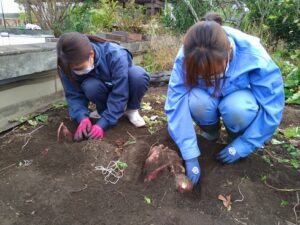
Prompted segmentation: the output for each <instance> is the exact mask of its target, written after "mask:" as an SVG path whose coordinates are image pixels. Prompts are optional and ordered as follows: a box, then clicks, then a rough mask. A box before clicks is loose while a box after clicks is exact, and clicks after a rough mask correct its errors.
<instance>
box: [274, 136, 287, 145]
mask: <svg viewBox="0 0 300 225" xmlns="http://www.w3.org/2000/svg"><path fill="white" fill-rule="evenodd" d="M271 143H272V144H273V145H281V144H284V141H278V140H277V139H275V138H273V139H272V140H271Z"/></svg>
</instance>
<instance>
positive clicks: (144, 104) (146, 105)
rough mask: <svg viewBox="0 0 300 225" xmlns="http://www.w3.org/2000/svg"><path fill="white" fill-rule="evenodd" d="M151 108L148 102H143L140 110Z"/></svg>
mask: <svg viewBox="0 0 300 225" xmlns="http://www.w3.org/2000/svg"><path fill="white" fill-rule="evenodd" d="M151 109H152V106H151V103H150V102H143V103H142V111H150V110H151Z"/></svg>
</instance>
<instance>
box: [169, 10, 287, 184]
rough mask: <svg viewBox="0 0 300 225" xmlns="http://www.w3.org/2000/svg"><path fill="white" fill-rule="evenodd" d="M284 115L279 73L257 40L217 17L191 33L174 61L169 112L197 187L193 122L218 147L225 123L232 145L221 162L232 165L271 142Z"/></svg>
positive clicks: (172, 131) (174, 134)
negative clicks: (221, 121) (224, 23)
mask: <svg viewBox="0 0 300 225" xmlns="http://www.w3.org/2000/svg"><path fill="white" fill-rule="evenodd" d="M283 109H284V89H283V80H282V76H281V72H280V70H279V68H278V66H277V65H276V64H275V63H274V62H273V61H272V59H271V57H270V56H269V55H268V53H267V52H266V50H265V49H264V48H263V46H262V45H261V43H260V40H259V39H258V38H256V37H253V36H250V35H248V34H245V33H243V32H241V31H239V30H236V29H234V28H231V27H227V26H222V19H221V17H220V16H219V15H218V14H215V13H208V14H207V15H206V16H205V17H204V18H203V19H202V21H200V22H198V23H196V24H195V25H193V26H192V27H190V29H189V30H188V31H187V33H186V35H185V38H184V43H183V46H182V48H181V49H180V50H179V52H178V54H177V57H176V59H175V63H174V67H173V71H172V74H171V77H170V81H169V87H168V93H167V99H166V104H165V111H166V114H167V118H168V130H169V133H170V135H171V137H172V139H173V140H174V141H175V142H176V144H177V146H178V147H179V149H180V152H181V154H182V157H183V159H184V160H185V166H186V173H187V176H188V177H189V178H190V179H191V181H192V182H193V184H194V185H196V184H197V183H198V182H199V180H200V175H201V169H200V165H199V161H198V157H199V156H200V149H199V147H198V144H197V137H196V132H195V129H194V125H193V122H195V124H196V125H197V126H199V127H200V129H201V135H202V136H203V137H204V138H206V139H207V140H209V141H216V140H217V139H218V138H219V135H220V118H222V120H223V124H224V125H225V127H226V130H227V133H228V140H227V146H226V147H225V148H224V149H223V150H221V151H220V152H219V153H218V155H217V159H218V160H219V161H220V162H221V163H222V164H231V163H234V162H237V161H238V160H240V159H242V158H245V157H247V156H248V155H249V154H251V153H252V152H253V151H254V150H255V149H257V148H260V147H262V146H263V144H264V143H265V142H266V141H267V140H269V139H270V138H271V136H272V135H273V133H274V132H275V130H276V128H277V127H278V125H279V123H280V121H281V118H282V112H283Z"/></svg>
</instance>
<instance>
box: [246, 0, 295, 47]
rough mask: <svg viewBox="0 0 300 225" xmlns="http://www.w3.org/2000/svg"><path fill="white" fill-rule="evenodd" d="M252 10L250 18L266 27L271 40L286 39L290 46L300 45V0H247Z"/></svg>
mask: <svg viewBox="0 0 300 225" xmlns="http://www.w3.org/2000/svg"><path fill="white" fill-rule="evenodd" d="M245 2H246V4H247V6H248V8H249V9H250V12H249V14H248V16H247V17H248V20H249V21H250V22H251V23H252V24H258V25H259V27H264V29H265V30H267V31H268V32H269V34H270V39H269V41H272V40H275V41H278V40H280V39H283V40H285V41H286V42H287V43H288V45H289V46H294V47H295V46H299V39H300V20H299V7H300V2H299V0H279V1H278V0H267V1H266V0H255V1H252V0H245Z"/></svg>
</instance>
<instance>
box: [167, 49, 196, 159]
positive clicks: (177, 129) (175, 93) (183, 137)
mask: <svg viewBox="0 0 300 225" xmlns="http://www.w3.org/2000/svg"><path fill="white" fill-rule="evenodd" d="M180 51H182V50H180ZM179 54H180V52H179ZM184 73H185V72H184V69H183V59H182V57H181V58H180V57H177V58H176V61H175V64H174V67H173V71H172V74H171V77H170V81H169V87H168V94H167V99H166V104H165V112H166V114H167V119H168V130H169V133H170V135H171V137H172V139H173V140H174V141H175V143H176V144H177V146H178V148H179V149H180V152H181V155H182V157H183V159H184V160H188V159H192V158H195V157H198V156H199V155H200V151H199V148H198V144H197V137H196V132H195V129H194V126H193V119H192V116H191V113H190V109H189V103H188V101H189V90H188V89H187V87H186V86H185V83H184Z"/></svg>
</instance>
